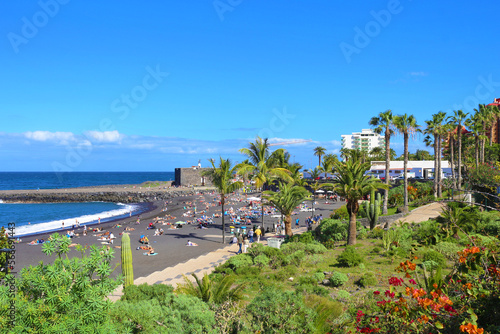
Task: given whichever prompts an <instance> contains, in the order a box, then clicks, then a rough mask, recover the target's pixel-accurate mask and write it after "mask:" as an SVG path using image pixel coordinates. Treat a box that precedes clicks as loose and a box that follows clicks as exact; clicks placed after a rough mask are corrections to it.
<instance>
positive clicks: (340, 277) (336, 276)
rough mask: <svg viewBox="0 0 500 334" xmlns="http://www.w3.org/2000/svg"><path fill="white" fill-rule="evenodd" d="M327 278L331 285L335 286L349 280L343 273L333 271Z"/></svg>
mask: <svg viewBox="0 0 500 334" xmlns="http://www.w3.org/2000/svg"><path fill="white" fill-rule="evenodd" d="M329 280H330V283H331V285H332V286H334V287H336V288H337V287H339V286H342V285H344V283H346V282H347V281H348V280H349V278H348V277H347V275H346V274H344V273H341V272H338V271H334V272H333V273H332V275H331V276H330V278H329Z"/></svg>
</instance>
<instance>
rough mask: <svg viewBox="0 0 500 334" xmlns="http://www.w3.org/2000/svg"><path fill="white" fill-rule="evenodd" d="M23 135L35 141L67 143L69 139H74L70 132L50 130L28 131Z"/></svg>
mask: <svg viewBox="0 0 500 334" xmlns="http://www.w3.org/2000/svg"><path fill="white" fill-rule="evenodd" d="M24 136H25V137H26V138H28V139H31V140H36V141H43V142H47V141H51V142H57V143H59V144H63V145H65V144H68V143H69V142H70V141H75V140H76V138H75V135H74V134H73V133H71V132H50V131H33V132H31V131H28V132H25V133H24Z"/></svg>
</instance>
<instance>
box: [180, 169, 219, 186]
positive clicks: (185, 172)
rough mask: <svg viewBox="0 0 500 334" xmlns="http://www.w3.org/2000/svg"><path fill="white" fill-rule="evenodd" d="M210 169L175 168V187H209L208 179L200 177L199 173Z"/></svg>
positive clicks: (210, 183)
mask: <svg viewBox="0 0 500 334" xmlns="http://www.w3.org/2000/svg"><path fill="white" fill-rule="evenodd" d="M210 169H211V168H199V167H190V168H176V169H175V185H176V186H183V187H189V186H202V185H205V186H211V185H212V182H211V181H210V180H209V179H208V178H206V177H205V178H204V177H202V176H201V173H202V172H204V171H207V170H210Z"/></svg>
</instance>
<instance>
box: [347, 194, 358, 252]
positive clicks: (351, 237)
mask: <svg viewBox="0 0 500 334" xmlns="http://www.w3.org/2000/svg"><path fill="white" fill-rule="evenodd" d="M358 211H359V203H358V202H357V201H356V202H355V203H347V212H348V213H349V229H348V230H347V245H355V244H356V216H357V213H358Z"/></svg>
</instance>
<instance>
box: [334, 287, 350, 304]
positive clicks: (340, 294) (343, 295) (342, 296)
mask: <svg viewBox="0 0 500 334" xmlns="http://www.w3.org/2000/svg"><path fill="white" fill-rule="evenodd" d="M337 299H339V300H341V301H343V302H348V301H349V300H350V299H351V294H350V293H349V292H347V291H345V290H339V291H337Z"/></svg>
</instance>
